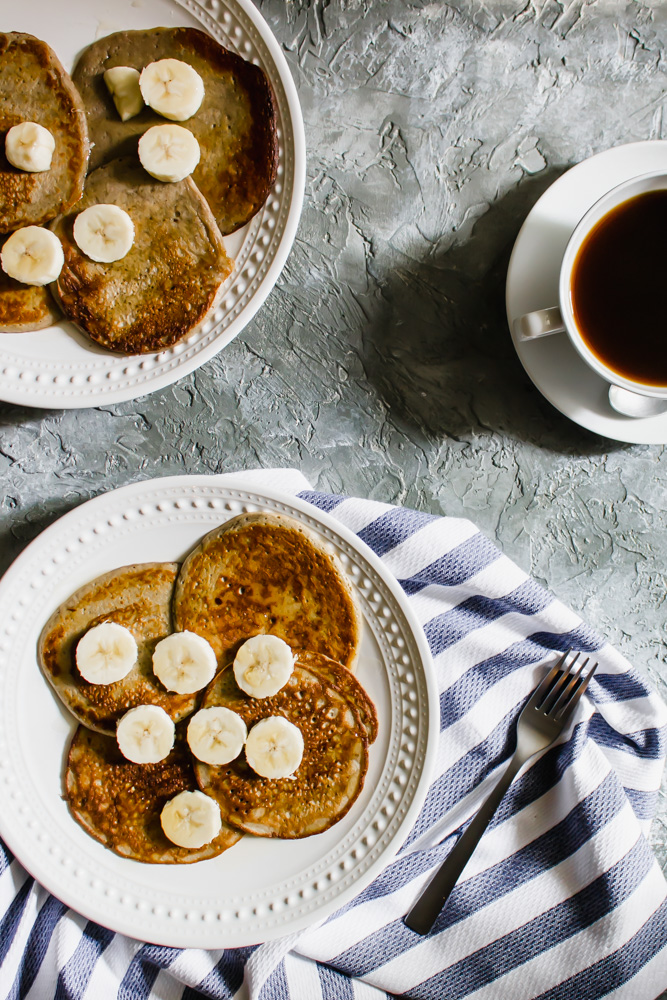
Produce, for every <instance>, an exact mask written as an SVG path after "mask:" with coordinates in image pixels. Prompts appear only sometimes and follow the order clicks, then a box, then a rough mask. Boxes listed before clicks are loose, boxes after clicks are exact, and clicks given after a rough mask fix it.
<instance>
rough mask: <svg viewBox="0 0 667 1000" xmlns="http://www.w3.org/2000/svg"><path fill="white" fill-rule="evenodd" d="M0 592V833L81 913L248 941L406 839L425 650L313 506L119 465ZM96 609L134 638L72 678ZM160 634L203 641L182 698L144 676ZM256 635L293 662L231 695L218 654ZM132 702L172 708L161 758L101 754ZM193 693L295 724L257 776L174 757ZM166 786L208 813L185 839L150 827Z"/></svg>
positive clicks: (408, 615) (23, 559) (423, 707)
mask: <svg viewBox="0 0 667 1000" xmlns="http://www.w3.org/2000/svg"><path fill="white" fill-rule="evenodd" d="M0 601H1V603H2V607H3V620H2V623H1V624H0V650H1V651H2V659H1V663H2V672H1V673H0V794H1V795H2V800H3V803H4V804H3V810H2V813H1V814H0V835H2V837H3V838H4V839H5V841H6V843H7V844H8V846H9V848H10V849H11V850H12V851H13V852H14V854H15V855H16V857H17V858H18V860H19V861H20V862H21V863H22V864H23V865H24V866H25V867H26V868H27V869H28V871H29V872H30V873H31V874H32V875H34V876H35V878H37V879H38V880H39V881H40V882H41V883H42V884H43V885H44V886H45V887H46V888H47V889H48V890H49V891H51V892H52V893H53V894H54V895H55V896H57V897H58V898H59V899H61V900H63V901H64V902H65V903H66V904H68V905H70V906H72V907H73V908H74V909H76V910H78V911H79V912H81V913H82V914H83V915H84V916H86V917H87V918H89V919H92V920H95V921H97V922H98V923H101V924H103V925H104V926H107V927H110V928H111V929H112V930H115V931H118V932H122V933H125V934H128V935H130V936H132V937H135V938H139V939H141V940H144V941H149V942H153V943H156V944H162V945H171V946H175V947H188V946H193V947H200V948H220V947H238V946H243V945H250V944H256V943H258V942H261V941H265V940H268V939H271V938H275V937H279V936H282V935H284V934H288V933H292V932H295V931H298V930H300V929H303V928H305V927H307V926H309V925H310V924H312V923H314V922H316V921H319V920H322V919H324V918H325V917H326V916H327V915H329V914H330V913H332V912H334V911H335V910H337V909H339V908H340V907H341V906H343V905H344V904H345V903H347V902H349V901H350V900H351V899H353V898H354V897H355V896H356V895H357V894H358V893H359V892H361V891H362V889H363V888H364V887H365V886H366V885H368V884H369V883H370V882H371V881H372V880H373V879H374V878H375V877H376V876H377V875H378V874H379V873H380V872H381V871H382V870H383V868H384V867H386V865H387V864H388V863H389V862H390V861H391V859H392V857H393V856H394V855H395V853H396V852H397V851H398V850H399V849H400V847H401V846H402V844H403V843H404V841H405V839H406V837H407V835H408V833H409V831H410V829H411V828H412V826H413V824H414V822H415V820H416V817H417V814H418V812H419V809H420V808H421V805H422V804H423V801H424V797H425V795H426V792H427V789H428V785H429V778H430V774H431V770H432V765H433V762H434V757H435V752H436V747H437V737H438V732H439V708H438V704H439V703H438V696H437V688H436V685H435V678H434V671H433V665H432V662H431V658H430V652H429V649H428V644H427V642H426V639H425V636H424V634H423V631H422V630H421V628H420V627H419V625H418V623H417V621H416V619H415V617H414V614H413V612H412V609H411V608H410V606H409V604H408V602H407V599H406V597H405V594H404V592H403V591H402V589H401V587H400V586H399V584H398V583H397V581H396V580H395V578H394V577H393V576H392V575H391V574H390V573H389V572H388V571H387V570H386V569H385V567H384V566H383V564H382V562H381V560H380V559H379V558H378V557H377V556H376V555H375V554H374V553H373V552H372V551H371V550H370V549H369V548H368V547H367V546H366V545H365V544H364V543H363V542H361V541H360V540H359V539H358V538H357V536H356V535H354V534H353V533H352V532H351V531H349V530H348V529H346V528H345V527H343V526H341V525H340V524H339V523H338V522H337V521H335V520H334V519H333V518H332V517H331V516H330V515H329V514H327V513H325V512H323V511H320V510H319V509H318V508H315V507H313V506H312V505H310V504H308V503H307V502H306V501H304V500H301V499H299V498H294V497H289V496H287V495H283V494H281V493H280V492H277V491H273V490H267V489H265V488H261V489H259V490H258V489H257V488H256V487H255V486H254V485H253V484H251V483H250V482H249V481H247V480H246V481H244V480H243V478H242V477H239V478H238V479H237V478H236V477H228V476H225V477H216V476H181V477H174V478H168V479H157V480H148V481H146V482H142V483H136V484H133V485H130V486H125V487H122V488H120V489H117V490H114V491H112V492H110V493H107V494H103V495H102V496H99V497H96V498H95V499H93V500H89V501H87V502H86V503H84V504H82V505H81V506H80V507H78V508H76V509H75V510H73V511H71V512H69V513H68V514H66V515H64V516H63V517H61V518H60V519H59V520H58V521H56V522H55V523H54V524H53V525H51V526H50V527H49V528H47V529H46V530H45V531H44V532H42V534H41V535H39V536H38V538H36V539H35V540H34V541H33V542H32V543H31V544H30V545H29V546H28V547H27V548H26V549H25V550H24V552H23V553H22V554H21V555H20V556H19V557H18V559H17V560H16V561H15V562H14V564H13V565H12V566H11V567H10V569H9V570H8V571H7V573H6V574H5V576H4V578H3V579H2V581H0ZM108 621H113V622H116V623H118V624H123V625H124V626H125V627H126V628H128V629H130V630H131V631H132V633H133V635H134V637H135V639H136V641H137V646H138V651H139V652H138V659H137V662H136V665H135V667H134V668H133V672H131V673H130V674H129V675H128V678H127V679H124V680H123V681H119V682H118V683H113V684H109V685H108V686H107V687H105V689H104V691H103V692H101V691H100V690H99V689H98V688H99V686H98V685H90V684H88V683H87V682H85V681H83V680H82V679H81V677H79V676H78V674H77V670H76V667H75V662H76V661H75V656H74V650H75V648H76V643H77V642H78V639H79V638H80V637H81V635H82V634H85V632H86V630H87V629H89V628H90V627H91V626H92V625H94V624H97V623H99V622H108ZM172 631H175V632H179V631H194V632H196V633H198V634H199V635H201V636H202V637H204V638H206V639H207V641H208V642H209V643H210V645H211V646H212V648H213V650H214V652H215V656H216V659H217V668H216V669H217V673H216V674H215V677H214V679H213V681H212V682H211V683H210V684H209V685H208V687H206V689H205V690H202V691H201V692H199V693H198V694H196V695H195V696H194V697H193V696H189V695H183V694H170V693H168V692H165V691H164V690H163V689H161V687H160V684H159V682H157V680H156V678H155V677H154V676H153V675H152V673H151V666H150V659H151V651H152V650H153V649H154V647H155V644H156V643H157V642H159V641H160V640H161V639H162V638H164V636H165V635H168V634H170V633H171V632H172ZM264 634H266V635H269V634H270V635H275V636H278V637H279V638H281V639H283V640H284V641H286V642H288V643H289V645H290V646H291V648H292V651H293V653H294V657H295V666H294V671H293V674H292V676H291V677H290V680H289V682H288V684H287V685H286V686H285V687H283V688H282V689H281V690H280V691H279V692H278V693H277V694H275V695H272V696H271V697H267V698H261V699H253V698H248V697H247V696H246V695H244V693H243V692H242V691H240V689H239V688H238V687H237V685H236V683H235V680H234V676H233V673H234V672H233V669H232V668H231V667H230V663H231V662H232V660H233V657H234V655H235V651H236V650H237V649H238V648H239V644H241V643H243V642H244V641H245V640H246V639H247V638H248V637H250V636H252V635H264ZM96 689H98V690H96ZM158 689H159V690H158ZM138 701H139V702H144V703H145V702H149V703H155V704H159V705H161V706H162V707H163V708H164V709H165V710H166V711H167V712H168V713H169V714H170V715H171V717H172V718H173V719H174V721H175V724H176V741H175V744H174V749H173V751H172V752H171V753H170V755H169V757H168V758H167V759H166V762H165V763H164V765H163V764H162V763H161V764H158V765H153V764H148V765H143V766H140V765H132V764H130V763H129V762H128V761H123V760H122V759H120V757H119V753H118V747H117V744H116V740H115V736H114V731H115V725H116V721H117V720H118V718H119V717H120V716H121V715H122V714H123V713H124V712H125V711H126V710H127V709H128V708H129V707H131V706H132V705H134V704H136V703H137V702H138ZM209 706H224V707H226V708H229V709H231V710H232V711H234V712H237V713H238V714H240V715H241V716H242V718H244V719H245V722H246V723H247V725H248V729H251V727H252V726H253V725H254V724H255V723H257V721H258V720H260V719H263V718H267V717H269V716H274V715H278V716H283V717H285V718H286V719H287V720H288V721H291V722H292V723H293V724H295V725H296V726H297V727H298V728H299V729H300V730H301V731H302V734H303V739H304V752H303V759H302V763H301V765H300V766H299V768H298V770H297V771H296V772H294V773H293V774H292V775H291V776H289V777H280V778H276V779H273V778H271V779H263V778H260V777H259V776H258V775H255V774H253V773H252V771H251V769H250V768H249V767H248V766H247V764H246V762H245V761H244V759H243V756H241V757H240V758H239V759H238V760H236V761H234V762H232V763H230V764H228V765H224V766H222V767H218V766H208V765H202V764H201V763H198V762H197V761H193V759H192V755H191V754H189V752H188V750H187V747H186V746H185V742H184V736H183V731H184V726H185V725H186V724H187V719H188V717H189V716H190V715H191V714H192V712H194V711H195V710H197V709H198V708H199V707H209ZM184 789H203V791H204V793H205V794H206V795H209V796H211V797H213V798H214V799H215V800H216V801H217V802H218V804H219V805H220V809H221V813H222V819H223V827H222V831H221V833H220V835H219V836H218V837H217V838H216V839H215V840H214V841H212V842H211V844H209V845H207V847H206V848H205V849H204V850H202V851H200V852H197V851H189V850H186V849H182V848H180V847H174V845H173V844H171V845H170V844H169V843H168V842H166V841H165V839H164V836H163V834H162V832H161V830H160V825H159V810H160V809H161V808H162V806H163V804H164V802H165V801H166V800H167V799H169V798H170V797H171V796H173V795H174V794H175V793H178V792H179V791H181V790H184Z"/></svg>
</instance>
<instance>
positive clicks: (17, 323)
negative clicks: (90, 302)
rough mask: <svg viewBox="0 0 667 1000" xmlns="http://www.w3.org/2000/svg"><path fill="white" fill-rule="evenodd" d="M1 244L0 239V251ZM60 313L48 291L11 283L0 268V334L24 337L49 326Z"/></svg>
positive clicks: (2, 240) (20, 282) (41, 286)
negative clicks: (14, 334)
mask: <svg viewBox="0 0 667 1000" xmlns="http://www.w3.org/2000/svg"><path fill="white" fill-rule="evenodd" d="M4 242H5V240H4V238H3V237H0V249H2V246H3V244H4ZM60 315H61V312H60V309H59V308H58V306H57V305H56V303H55V301H54V299H53V296H52V295H51V293H50V291H49V289H48V288H46V287H45V286H43V285H26V284H24V283H23V282H22V281H15V280H14V278H10V277H9V275H8V274H5V272H4V271H3V270H2V268H0V333H25V332H27V331H28V330H41V329H43V328H44V327H45V326H51V324H52V323H55V322H56V320H58V319H59V318H60Z"/></svg>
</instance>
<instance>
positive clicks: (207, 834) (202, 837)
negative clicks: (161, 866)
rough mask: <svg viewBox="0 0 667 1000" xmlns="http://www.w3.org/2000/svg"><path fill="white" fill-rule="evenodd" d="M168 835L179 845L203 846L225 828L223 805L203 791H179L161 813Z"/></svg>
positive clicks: (164, 828) (165, 831)
mask: <svg viewBox="0 0 667 1000" xmlns="http://www.w3.org/2000/svg"><path fill="white" fill-rule="evenodd" d="M160 823H161V824H162V829H163V830H164V834H165V837H168V838H169V840H171V842H172V843H173V844H178V846H179V847H203V846H204V844H208V843H210V841H211V840H213V839H214V838H215V837H217V836H218V834H219V833H220V831H221V829H222V818H221V816H220V806H219V805H218V803H217V802H216V801H215V799H212V798H211V797H210V796H209V795H204V793H203V792H188V791H184V792H179V793H178V795H175V796H174V797H173V799H169V801H168V802H167V804H166V805H165V807H164V808H163V810H162V812H161V813H160Z"/></svg>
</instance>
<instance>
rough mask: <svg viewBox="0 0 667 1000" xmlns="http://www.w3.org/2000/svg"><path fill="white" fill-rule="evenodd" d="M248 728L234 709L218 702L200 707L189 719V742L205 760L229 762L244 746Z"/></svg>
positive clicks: (212, 762)
mask: <svg viewBox="0 0 667 1000" xmlns="http://www.w3.org/2000/svg"><path fill="white" fill-rule="evenodd" d="M247 735H248V729H247V727H246V724H245V722H244V721H243V719H242V718H241V716H240V715H238V714H237V713H236V712H232V710H231V709H229V708H223V707H222V706H221V705H218V706H214V707H213V708H201V709H200V710H199V711H198V712H196V713H195V714H194V715H193V716H192V718H191V719H190V722H189V723H188V744H189V746H190V749H191V750H192V752H193V754H194V755H195V757H196V758H197V759H198V760H203V761H204V763H205V764H214V765H217V764H229V762H230V761H232V760H234V758H235V757H238V755H239V754H240V753H241V750H243V744H244V743H245V741H246V737H247Z"/></svg>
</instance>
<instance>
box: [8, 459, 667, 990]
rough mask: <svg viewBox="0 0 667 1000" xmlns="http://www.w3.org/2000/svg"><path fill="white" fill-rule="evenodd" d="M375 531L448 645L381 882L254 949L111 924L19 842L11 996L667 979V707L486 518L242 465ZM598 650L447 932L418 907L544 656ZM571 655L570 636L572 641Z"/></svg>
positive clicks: (457, 892)
mask: <svg viewBox="0 0 667 1000" xmlns="http://www.w3.org/2000/svg"><path fill="white" fill-rule="evenodd" d="M244 478H252V479H253V480H254V482H255V484H260V485H261V484H264V485H267V486H274V487H275V488H279V489H282V490H283V491H284V492H290V493H298V494H299V495H300V496H302V497H303V498H305V499H306V500H308V501H309V502H310V503H312V504H314V505H315V506H317V507H320V508H321V509H323V510H326V511H328V512H329V513H330V514H332V515H333V516H334V517H335V518H337V519H338V520H340V521H341V523H342V524H344V525H346V526H347V527H348V528H351V529H352V530H353V531H355V532H356V533H357V534H358V535H359V537H360V538H362V539H363V540H364V541H365V542H367V543H368V544H369V545H370V547H371V548H372V549H374V550H375V552H376V553H378V555H379V556H380V557H381V558H382V559H383V561H384V563H385V565H386V566H387V567H388V568H389V569H390V570H392V572H393V573H394V574H395V575H396V576H397V577H398V579H399V580H400V581H401V583H402V585H403V587H404V589H405V591H406V593H407V594H408V595H409V598H410V601H411V603H412V606H413V608H414V610H415V612H416V614H417V617H418V618H419V620H420V622H421V623H422V625H423V627H424V630H425V632H426V635H427V638H428V641H429V643H430V646H431V650H432V652H433V657H434V661H435V668H436V672H437V678H438V687H439V691H440V713H441V739H440V751H439V755H438V759H437V765H436V773H435V777H434V780H433V783H432V785H431V788H430V791H429V793H428V797H427V799H426V802H425V805H424V808H423V809H422V811H421V814H420V816H419V818H418V820H417V823H416V825H415V827H414V830H413V831H412V833H411V834H410V836H409V838H408V840H407V842H406V843H405V845H404V846H403V848H402V849H401V851H400V852H399V854H398V856H397V857H396V858H395V859H394V861H393V862H392V863H391V864H390V865H389V866H388V868H387V869H386V870H385V871H384V872H383V874H382V875H381V876H380V877H379V878H377V879H376V880H375V882H373V883H372V884H371V885H370V886H369V887H368V888H367V889H366V890H365V891H364V892H362V893H361V895H360V896H359V897H358V898H357V899H355V900H354V901H353V902H352V903H350V904H349V905H348V906H346V907H344V908H343V910H341V911H339V912H338V913H336V914H334V915H333V916H332V917H330V918H329V919H328V920H326V921H325V922H323V923H321V924H320V925H317V926H314V927H312V928H311V929H309V930H307V931H305V932H303V933H300V934H295V935H293V936H291V937H289V938H283V939H280V940H278V941H274V942H271V943H269V944H264V945H260V946H258V947H255V948H243V949H237V950H233V951H200V950H196V949H189V950H185V951H182V950H179V949H175V948H161V947H157V946H155V945H145V944H141V943H140V942H137V941H133V940H130V939H128V938H125V937H123V936H122V935H118V934H113V933H111V932H110V931H107V930H105V929H104V928H102V927H99V926H97V925H95V924H93V923H91V922H89V921H86V920H85V919H84V918H83V917H81V916H79V915H78V914H76V913H75V912H73V911H72V910H68V909H67V908H66V907H65V906H63V905H62V904H61V903H60V902H58V900H56V899H54V898H53V897H51V896H49V895H48V894H47V893H46V892H45V891H44V890H43V889H42V888H41V887H40V886H38V885H36V884H35V882H34V881H33V879H32V878H30V877H29V876H28V875H27V874H26V872H25V871H24V870H23V869H22V868H21V866H20V865H19V864H18V862H17V861H15V860H14V859H13V858H12V857H11V855H10V854H9V852H8V851H6V850H5V849H3V850H2V852H1V853H0V914H1V917H0V921H1V922H0V963H1V964H0V985H1V987H2V988H1V989H0V996H2V997H10V998H12V1000H19V998H21V1000H23V998H26V1000H47V998H48V1000H51V998H56V1000H82V998H84V997H85V998H86V1000H111V998H115V997H118V998H120V1000H158V998H160V1000H195V998H196V997H199V996H203V997H215V998H228V997H235V996H238V997H239V998H240V997H246V998H250V1000H339V998H340V1000H347V998H356V1000H373V998H378V997H382V996H384V995H385V994H386V993H390V994H401V995H403V994H405V995H406V996H410V997H419V998H429V1000H431V998H432V1000H457V998H463V997H465V998H468V1000H469V998H472V997H474V998H475V1000H487V998H489V1000H491V998H492V1000H524V998H525V1000H528V998H531V1000H533V998H538V997H539V998H540V1000H595V998H598V997H603V996H605V997H606V996H613V997H614V998H621V997H623V998H626V997H627V998H628V1000H653V998H655V997H656V996H657V995H658V994H660V992H661V991H662V990H663V989H665V988H666V987H667V948H665V947H664V946H665V944H667V885H666V883H665V879H664V877H663V875H662V873H661V871H660V868H659V866H658V864H657V862H656V860H655V858H654V857H653V855H652V853H651V850H650V848H649V846H648V844H647V842H646V839H645V836H646V833H647V830H648V827H649V824H650V822H651V818H652V816H653V813H654V810H655V806H656V800H657V790H658V787H659V784H660V777H661V772H662V767H663V762H664V754H665V744H666V737H667V711H666V709H665V706H664V705H663V704H662V702H661V701H660V700H659V698H658V697H657V696H656V695H655V694H653V693H650V692H649V690H648V689H647V687H646V685H645V684H644V682H643V681H642V680H641V679H640V678H639V676H638V675H637V674H636V673H635V672H634V671H633V670H632V668H631V667H630V666H629V664H628V663H627V662H626V661H625V660H624V659H623V658H622V657H621V656H620V655H619V654H618V653H617V652H615V651H614V650H613V649H611V648H610V647H609V646H607V645H605V643H604V642H603V640H602V639H600V638H599V637H598V636H597V635H595V633H593V632H592V631H591V629H589V628H588V627H587V626H586V625H584V624H583V623H582V621H581V620H580V619H579V618H578V617H577V615H575V614H573V613H572V612H571V611H569V610H568V609H567V608H565V607H564V606H563V605H562V604H560V603H559V602H558V601H556V600H554V599H553V597H551V595H549V594H548V593H547V592H545V591H544V590H543V589H542V588H540V587H539V586H537V584H535V583H534V582H533V581H532V580H531V579H530V578H529V577H527V576H526V574H525V573H523V572H522V571H521V570H520V569H518V568H517V567H516V566H515V565H514V564H513V563H512V562H510V560H509V559H506V558H505V557H504V556H503V555H501V553H500V552H499V551H498V549H497V548H495V547H494V546H493V545H492V544H491V543H490V542H489V541H488V540H487V539H486V538H485V537H484V536H483V535H482V534H480V532H479V531H477V529H476V528H475V527H474V525H472V524H471V523H469V522H468V521H464V520H458V519H453V518H437V517H432V516H429V515H426V514H420V513H417V512H415V511H408V510H403V509H400V508H396V507H391V506H389V505H388V504H382V503H375V502H370V501H366V500H355V499H346V498H345V497H339V496H330V495H326V494H321V493H314V492H312V491H311V490H310V489H309V488H307V484H306V482H305V480H304V479H303V477H302V476H301V475H300V474H299V473H295V472H291V471H278V472H273V473H270V472H255V473H251V474H244ZM570 646H572V647H576V648H579V649H582V650H586V651H589V650H590V651H595V658H596V659H597V660H598V661H599V663H600V666H599V669H598V672H597V675H596V677H595V679H594V681H593V682H592V683H591V685H590V688H589V692H590V698H589V700H588V701H586V702H585V703H582V704H581V705H580V706H579V708H578V710H577V714H576V716H575V722H574V727H573V729H572V728H571V729H570V731H569V732H568V733H567V734H565V736H564V737H563V739H562V740H561V743H560V745H558V746H556V747H554V748H552V749H551V750H549V751H547V752H545V753H544V754H543V755H542V757H541V758H539V759H538V760H537V762H536V763H534V764H533V765H532V767H529V768H528V769H527V770H525V771H524V772H522V773H521V774H520V776H519V778H518V779H517V780H516V781H515V782H514V784H513V785H512V787H511V789H510V791H509V792H508V794H507V795H506V797H505V799H504V800H503V802H502V804H501V807H500V809H499V811H498V813H497V814H496V816H495V818H494V820H493V822H492V825H491V827H490V828H489V830H488V831H487V833H486V834H485V835H484V837H483V839H482V841H481V843H480V845H479V847H478V849H477V851H476V853H475V854H474V856H473V859H472V861H471V863H470V864H469V866H468V867H467V869H466V872H465V876H464V879H463V880H462V881H460V882H459V884H458V885H457V886H456V888H455V889H454V891H453V893H452V895H451V897H450V900H449V902H448V905H447V907H446V909H445V910H444V911H443V912H442V914H441V915H440V918H439V920H438V922H437V924H436V927H435V929H434V932H432V933H431V935H430V936H428V937H426V938H420V937H418V936H417V935H415V934H413V933H412V932H411V931H409V930H408V929H407V928H406V927H405V926H404V924H403V923H402V917H403V915H404V914H405V913H406V911H407V910H408V909H409V907H410V905H411V904H412V902H413V901H414V900H415V898H416V897H417V895H418V894H419V892H420V889H421V887H422V886H423V885H424V884H425V883H426V882H427V881H428V879H429V877H430V874H431V872H432V871H433V869H434V868H435V867H436V866H437V865H438V864H439V863H440V862H441V861H442V860H443V858H444V857H445V856H446V855H447V853H448V851H449V850H450V849H451V847H452V845H453V843H454V840H455V838H454V836H453V834H454V833H455V832H456V831H457V830H459V829H460V828H461V826H462V825H463V824H465V822H466V820H467V819H468V818H469V817H470V816H471V815H472V814H473V813H474V811H475V810H476V809H477V807H478V806H479V804H480V803H481V801H482V798H483V797H484V795H485V794H486V792H487V791H488V790H489V788H490V787H491V785H492V784H493V782H494V781H495V779H496V777H497V774H498V769H499V768H500V766H501V765H502V763H503V762H504V761H505V760H506V758H507V756H508V754H509V753H510V750H511V748H512V738H513V733H514V723H515V720H516V717H517V715H518V712H519V710H520V707H521V704H522V702H523V701H524V700H525V698H526V697H527V695H528V694H529V693H530V691H531V690H532V689H533V687H534V685H535V683H536V681H537V678H538V675H539V670H538V668H537V666H536V665H537V664H539V663H540V662H541V661H542V662H543V661H544V659H545V658H548V657H549V655H550V654H552V653H553V651H554V650H564V649H566V648H568V647H570ZM552 658H553V657H552Z"/></svg>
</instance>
